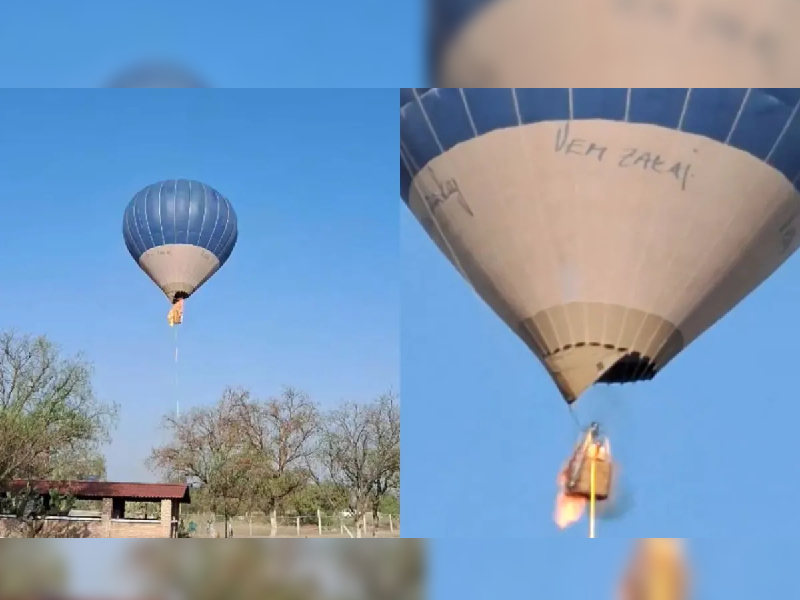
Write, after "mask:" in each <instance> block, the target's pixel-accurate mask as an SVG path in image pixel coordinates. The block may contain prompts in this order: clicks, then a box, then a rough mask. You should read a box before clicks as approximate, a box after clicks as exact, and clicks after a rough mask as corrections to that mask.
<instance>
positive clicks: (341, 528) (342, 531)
mask: <svg viewBox="0 0 800 600" xmlns="http://www.w3.org/2000/svg"><path fill="white" fill-rule="evenodd" d="M339 534H340V535H344V521H343V520H342V515H339Z"/></svg>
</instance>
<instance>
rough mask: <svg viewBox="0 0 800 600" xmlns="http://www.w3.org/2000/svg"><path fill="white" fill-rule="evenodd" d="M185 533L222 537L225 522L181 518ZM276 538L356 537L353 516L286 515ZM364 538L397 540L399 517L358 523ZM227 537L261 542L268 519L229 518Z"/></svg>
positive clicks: (212, 518)
mask: <svg viewBox="0 0 800 600" xmlns="http://www.w3.org/2000/svg"><path fill="white" fill-rule="evenodd" d="M182 521H183V524H184V529H185V530H186V531H187V533H188V534H189V535H190V536H191V537H225V518H224V517H223V516H221V515H213V516H212V515H210V514H184V515H183V516H182ZM277 524H278V531H277V535H276V537H281V538H288V537H305V538H312V537H339V538H349V537H357V535H358V533H357V532H358V526H357V524H356V521H355V519H354V518H353V517H352V516H347V515H326V514H323V513H322V512H318V513H317V514H316V515H289V516H286V515H284V516H279V517H278V523H277ZM360 525H361V532H362V536H363V537H373V530H374V533H375V537H382V538H386V537H400V516H399V515H389V514H382V513H381V514H379V515H378V519H377V521H375V519H374V518H373V516H372V514H367V515H364V517H363V519H362V522H361V524H360ZM228 526H229V535H230V532H231V530H232V534H233V537H251V538H262V537H269V536H270V529H271V528H270V522H269V517H267V516H265V515H263V514H261V513H254V514H252V515H238V516H234V517H229V518H228Z"/></svg>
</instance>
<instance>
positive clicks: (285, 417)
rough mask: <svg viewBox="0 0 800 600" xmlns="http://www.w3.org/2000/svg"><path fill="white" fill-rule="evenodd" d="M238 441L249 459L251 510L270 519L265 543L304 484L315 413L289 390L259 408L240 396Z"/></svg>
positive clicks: (316, 428) (301, 395)
mask: <svg viewBox="0 0 800 600" xmlns="http://www.w3.org/2000/svg"><path fill="white" fill-rule="evenodd" d="M233 404H234V412H235V414H236V421H237V424H238V427H239V430H240V432H241V438H242V440H243V441H244V442H245V443H246V444H247V447H248V448H249V451H250V453H251V456H252V458H251V465H252V472H251V477H250V498H251V505H252V506H253V507H257V508H259V509H260V510H261V511H263V512H264V514H268V515H269V517H270V537H275V536H276V535H277V533H278V517H277V514H278V509H279V508H281V507H282V505H283V504H284V503H285V502H286V500H287V499H289V498H291V497H292V495H295V494H297V493H299V492H300V491H301V490H302V489H303V488H304V487H305V486H306V485H307V484H308V482H309V480H310V474H309V472H308V469H307V468H306V465H307V464H308V459H309V458H310V457H311V455H312V453H313V451H314V447H313V445H312V440H313V438H314V436H315V435H316V434H317V432H318V431H319V427H320V420H319V411H318V410H317V407H316V405H315V404H314V403H313V402H312V401H311V399H310V398H309V397H308V396H307V395H306V394H305V393H303V392H301V391H298V390H296V389H294V388H291V387H287V388H284V389H283V391H282V392H281V394H280V396H279V397H278V398H270V399H269V400H267V401H266V402H259V401H257V400H254V399H252V398H251V396H250V393H249V392H246V391H240V392H239V393H238V394H237V395H236V396H235V399H234V401H233Z"/></svg>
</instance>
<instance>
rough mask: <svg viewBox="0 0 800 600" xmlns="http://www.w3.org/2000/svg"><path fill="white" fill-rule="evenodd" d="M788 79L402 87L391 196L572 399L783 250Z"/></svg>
mask: <svg viewBox="0 0 800 600" xmlns="http://www.w3.org/2000/svg"><path fill="white" fill-rule="evenodd" d="M798 102H800V90H799V89H797V88H789V89H772V88H769V89H767V88H742V89H739V88H737V89H729V88H633V89H631V88H610V89H600V88H537V89H523V88H496V89H474V88H473V89H448V88H430V89H427V88H425V89H404V90H402V91H401V95H400V107H401V108H400V176H401V196H402V198H403V200H404V201H405V202H406V204H407V205H408V208H409V209H410V210H411V212H412V213H413V214H414V215H415V217H416V218H417V219H418V220H419V221H420V222H421V224H422V225H423V227H424V228H425V230H426V231H427V232H428V234H429V235H430V237H431V238H432V239H433V241H434V242H435V243H436V244H437V246H438V247H439V248H440V249H441V251H442V252H443V253H444V254H445V256H446V257H447V258H448V259H449V260H450V261H451V262H452V263H453V265H454V266H455V267H456V268H457V269H458V270H459V271H460V272H461V273H462V275H463V276H464V277H465V278H466V279H467V280H468V281H469V282H470V283H471V285H472V286H473V287H474V289H475V290H476V292H477V293H478V295H480V297H481V298H483V300H484V301H485V302H486V303H487V304H488V305H489V306H491V307H492V309H494V311H495V312H496V313H497V315H498V316H499V317H500V318H501V319H502V320H503V321H504V322H505V323H506V324H507V325H508V327H509V328H510V329H511V330H512V331H514V332H515V333H516V335H517V336H519V338H521V340H522V341H523V342H524V343H525V344H527V346H528V347H529V348H530V350H531V351H532V352H533V353H534V354H535V355H536V356H537V357H538V358H539V360H540V361H541V362H542V363H543V364H544V366H545V368H546V369H547V371H548V372H549V374H550V375H551V377H552V378H553V380H554V381H555V383H556V385H557V386H558V389H559V390H560V391H561V394H562V396H563V398H564V399H565V400H566V401H567V402H568V403H572V402H574V401H575V400H576V399H577V398H578V397H579V396H580V395H581V393H583V392H584V391H585V390H586V389H587V388H588V387H590V386H591V385H593V384H594V383H596V382H603V383H627V382H635V381H641V380H647V379H651V378H652V377H654V376H655V375H656V374H657V373H658V372H660V371H661V370H662V369H663V368H664V367H665V366H666V365H667V364H668V363H669V362H670V361H671V360H672V359H673V358H675V357H676V356H677V355H678V354H679V353H680V352H681V351H682V350H683V349H684V348H686V347H687V346H688V345H689V344H690V343H691V342H692V341H693V340H695V339H697V337H698V336H700V335H701V334H702V333H703V332H704V331H706V330H707V329H708V328H709V327H711V326H712V325H713V324H714V323H715V322H716V321H717V320H719V319H720V318H721V317H723V315H725V314H726V313H727V312H728V311H729V310H731V309H732V308H733V307H734V306H735V305H736V304H737V303H738V302H740V301H741V300H742V299H743V298H744V297H745V296H747V295H748V294H749V293H750V292H752V291H753V290H754V289H755V288H756V287H757V286H758V285H759V284H761V282H763V281H764V280H765V279H766V278H767V277H769V276H770V275H771V274H772V273H773V272H774V271H775V270H776V269H777V268H778V267H779V266H780V265H781V264H782V263H783V262H784V261H785V260H786V259H787V258H788V257H789V256H790V255H791V254H792V253H793V252H794V251H795V250H796V249H797V246H798V237H797V235H796V233H797V228H798V215H800V195H798V192H797V182H798V179H799V178H800V119H798V115H797V112H798Z"/></svg>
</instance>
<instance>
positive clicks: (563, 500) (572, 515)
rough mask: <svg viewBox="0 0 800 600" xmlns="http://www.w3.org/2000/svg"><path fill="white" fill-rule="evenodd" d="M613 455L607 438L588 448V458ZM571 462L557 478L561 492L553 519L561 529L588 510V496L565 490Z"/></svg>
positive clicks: (600, 458)
mask: <svg viewBox="0 0 800 600" xmlns="http://www.w3.org/2000/svg"><path fill="white" fill-rule="evenodd" d="M610 456H611V446H610V445H609V443H608V440H606V441H605V442H604V443H602V444H599V443H592V444H590V445H589V447H588V448H587V449H586V458H589V459H597V460H607V459H608V458H609V457H610ZM568 469H569V462H567V464H566V465H565V466H564V467H563V468H562V469H561V471H560V472H559V474H558V477H557V479H556V485H558V487H559V492H558V494H557V495H556V508H555V511H554V513H553V520H554V521H555V523H556V526H557V527H558V528H559V529H566V528H567V527H569V526H570V525H574V524H575V523H577V522H578V521H580V519H581V517H582V516H583V513H584V511H585V510H586V504H587V502H586V498H583V497H581V496H570V495H569V494H567V493H566V492H565V490H564V487H565V486H566V484H567V470H568Z"/></svg>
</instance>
